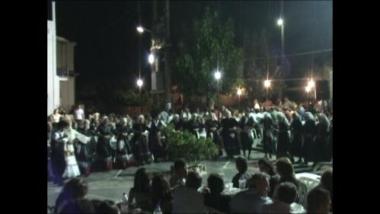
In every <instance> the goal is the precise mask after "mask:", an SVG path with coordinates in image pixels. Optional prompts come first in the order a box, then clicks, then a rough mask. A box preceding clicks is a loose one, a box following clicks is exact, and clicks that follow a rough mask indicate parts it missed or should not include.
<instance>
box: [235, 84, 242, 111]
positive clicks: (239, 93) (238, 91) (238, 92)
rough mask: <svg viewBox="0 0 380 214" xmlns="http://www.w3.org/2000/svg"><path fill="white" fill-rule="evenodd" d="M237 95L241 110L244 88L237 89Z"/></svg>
mask: <svg viewBox="0 0 380 214" xmlns="http://www.w3.org/2000/svg"><path fill="white" fill-rule="evenodd" d="M236 94H237V95H238V99H239V109H240V96H241V95H242V94H243V89H242V88H237V91H236Z"/></svg>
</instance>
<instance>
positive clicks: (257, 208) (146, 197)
mask: <svg viewBox="0 0 380 214" xmlns="http://www.w3.org/2000/svg"><path fill="white" fill-rule="evenodd" d="M235 163H236V169H237V171H238V172H237V174H236V175H235V176H234V178H233V179H232V183H233V185H234V186H236V180H238V182H239V187H238V188H240V189H239V191H238V192H237V193H235V194H228V188H226V185H225V182H229V181H225V180H224V179H223V177H221V176H220V175H219V174H213V173H212V174H209V175H208V177H207V182H206V183H204V184H203V182H202V177H201V176H200V174H199V173H198V172H197V171H189V170H188V167H187V164H186V162H185V161H183V160H176V161H175V162H174V167H173V171H172V174H171V175H170V177H169V178H166V177H165V176H164V175H162V174H158V173H154V174H148V172H147V171H146V169H145V168H143V167H142V168H139V169H138V170H137V171H136V173H135V177H134V183H133V187H132V188H131V189H130V190H129V193H128V195H127V196H126V197H125V198H124V200H123V201H122V202H114V201H109V200H104V201H102V200H98V199H91V200H90V199H87V197H86V193H87V191H88V186H87V183H86V182H85V181H84V179H83V178H72V179H70V180H69V181H68V182H67V183H66V184H65V186H64V187H63V189H62V191H61V193H60V195H59V196H58V198H57V200H56V204H55V211H54V213H56V214H67V213H102V214H116V213H219V214H221V213H255V214H261V213H262V214H267V213H282V214H285V213H308V214H309V213H310V214H311V213H313V214H315V213H318V214H328V213H330V212H331V210H332V201H331V200H332V169H326V170H325V171H324V172H323V174H322V177H321V180H320V184H319V185H317V186H315V187H313V188H311V189H310V190H309V191H308V192H307V194H306V195H301V192H300V191H299V189H300V186H302V182H301V181H299V180H297V179H296V177H295V174H294V170H293V164H292V163H291V161H290V160H289V159H288V158H280V159H278V160H277V161H275V162H273V161H269V160H268V159H261V160H260V161H259V171H257V172H255V173H253V174H252V175H251V174H249V173H248V172H247V169H248V168H249V167H248V164H247V160H246V159H245V158H244V157H239V158H237V159H236V161H235ZM243 180H244V182H242V181H243ZM301 197H305V198H306V200H305V201H302V200H301Z"/></svg>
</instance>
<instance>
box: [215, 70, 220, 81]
mask: <svg viewBox="0 0 380 214" xmlns="http://www.w3.org/2000/svg"><path fill="white" fill-rule="evenodd" d="M214 77H215V79H216V80H217V81H218V80H220V78H222V73H221V72H220V71H215V73H214Z"/></svg>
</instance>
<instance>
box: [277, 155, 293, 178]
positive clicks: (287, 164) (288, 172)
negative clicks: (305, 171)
mask: <svg viewBox="0 0 380 214" xmlns="http://www.w3.org/2000/svg"><path fill="white" fill-rule="evenodd" d="M276 169H277V172H278V174H280V176H281V177H292V176H293V175H294V169H293V165H292V162H291V161H290V160H289V159H288V158H280V159H278V160H277V162H276Z"/></svg>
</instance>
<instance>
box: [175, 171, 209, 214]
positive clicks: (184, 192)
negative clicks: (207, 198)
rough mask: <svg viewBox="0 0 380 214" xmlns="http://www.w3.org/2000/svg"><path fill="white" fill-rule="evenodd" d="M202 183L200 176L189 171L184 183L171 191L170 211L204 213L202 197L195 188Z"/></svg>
mask: <svg viewBox="0 0 380 214" xmlns="http://www.w3.org/2000/svg"><path fill="white" fill-rule="evenodd" d="M201 185H202V178H201V177H200V175H199V174H198V173H196V172H189V173H188V175H187V178H186V185H185V186H179V187H177V188H176V189H175V190H174V191H173V209H172V213H206V207H205V206H204V198H203V195H202V194H201V193H199V192H198V191H197V190H198V188H199V187H201Z"/></svg>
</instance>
